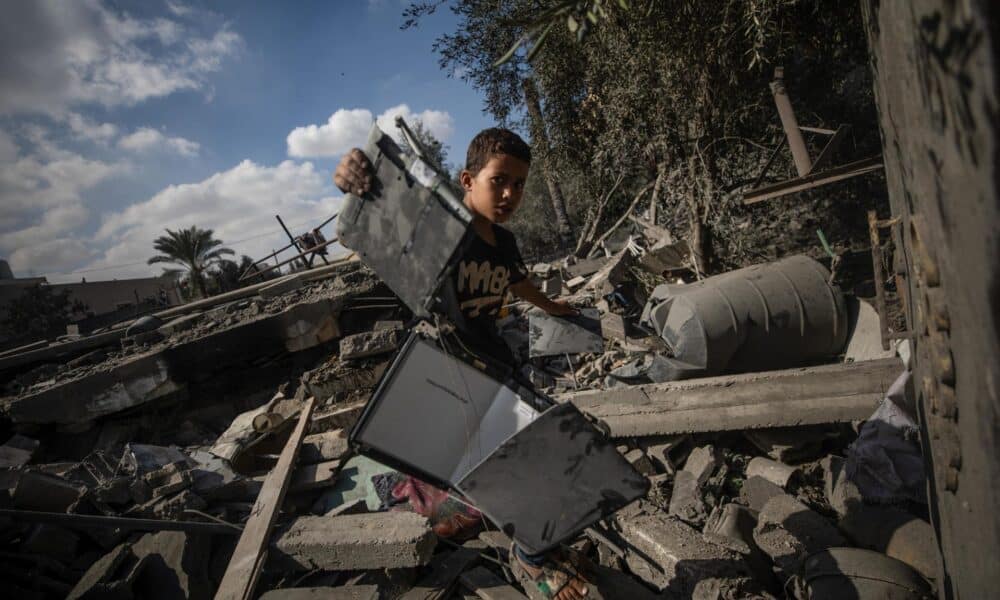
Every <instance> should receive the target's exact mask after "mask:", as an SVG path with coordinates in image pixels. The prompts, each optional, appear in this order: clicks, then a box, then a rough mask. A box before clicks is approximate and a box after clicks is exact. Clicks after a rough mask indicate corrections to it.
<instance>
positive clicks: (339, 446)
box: [298, 429, 349, 465]
mask: <svg viewBox="0 0 1000 600" xmlns="http://www.w3.org/2000/svg"><path fill="white" fill-rule="evenodd" d="M343 433H344V431H343V429H334V430H333V431H324V432H323V433H314V434H312V435H307V436H306V437H305V439H303V440H302V447H301V448H300V449H299V461H298V464H300V465H308V464H314V463H318V462H323V461H327V460H338V459H340V458H342V457H343V456H344V455H345V454H347V452H348V450H349V448H348V444H347V438H346V437H343Z"/></svg>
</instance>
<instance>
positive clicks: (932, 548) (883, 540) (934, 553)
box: [838, 504, 939, 580]
mask: <svg viewBox="0 0 1000 600" xmlns="http://www.w3.org/2000/svg"><path fill="white" fill-rule="evenodd" d="M838 526H839V527H840V530H841V531H843V532H844V534H845V535H847V537H849V538H851V540H853V541H854V543H855V544H857V545H858V546H860V547H861V548H867V549H869V550H875V551H876V552H881V553H883V554H885V555H887V556H890V557H892V558H895V559H897V560H901V561H903V562H904V563H906V564H908V565H910V566H911V567H913V568H914V569H916V570H917V571H919V572H920V574H921V575H923V576H924V577H926V578H928V579H931V580H936V579H938V578H939V566H938V550H937V543H936V541H935V537H934V528H933V527H931V524H930V523H928V522H927V521H925V520H923V519H921V518H919V517H916V516H914V515H912V514H910V513H908V512H906V511H904V510H900V509H898V508H892V507H888V506H884V507H883V506H863V505H860V504H859V505H857V506H855V507H854V508H853V509H852V510H851V511H850V512H849V513H848V514H847V516H845V517H844V518H843V519H841V520H840V523H839V524H838Z"/></svg>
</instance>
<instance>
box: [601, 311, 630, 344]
mask: <svg viewBox="0 0 1000 600" xmlns="http://www.w3.org/2000/svg"><path fill="white" fill-rule="evenodd" d="M601 333H602V334H603V335H604V339H606V340H624V339H625V319H624V318H622V316H621V315H618V314H615V313H612V312H609V313H605V314H603V315H601Z"/></svg>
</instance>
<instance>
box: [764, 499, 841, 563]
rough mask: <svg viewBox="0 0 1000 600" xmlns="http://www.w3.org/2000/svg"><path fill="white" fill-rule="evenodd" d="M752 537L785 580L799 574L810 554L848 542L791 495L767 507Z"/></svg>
mask: <svg viewBox="0 0 1000 600" xmlns="http://www.w3.org/2000/svg"><path fill="white" fill-rule="evenodd" d="M753 538H754V541H755V542H757V546H759V547H760V549H761V550H763V551H764V553H765V554H767V555H768V556H770V557H771V560H772V561H773V562H774V564H775V566H776V567H778V568H779V569H780V570H781V571H782V572H783V573H784V574H785V576H786V577H787V576H791V575H793V574H795V573H796V572H798V570H799V568H800V567H801V566H802V563H803V562H804V561H805V559H806V557H807V556H809V555H810V554H813V553H814V552H819V551H820V550H825V549H827V548H833V547H836V546H843V545H844V543H845V541H846V540H844V537H843V536H842V535H841V534H840V532H838V531H837V529H836V528H835V527H834V526H833V525H831V524H830V522H829V521H827V520H826V519H825V518H823V517H822V516H820V515H819V514H818V513H816V512H814V511H813V510H812V509H810V508H809V507H807V506H806V505H805V504H802V503H801V502H799V501H798V500H796V499H795V498H794V497H792V496H789V495H788V494H781V495H780V496H775V497H773V498H771V499H770V500H768V501H767V502H766V503H765V504H764V507H763V508H762V509H761V511H760V514H759V515H758V517H757V527H756V529H754V533H753Z"/></svg>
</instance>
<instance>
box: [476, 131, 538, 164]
mask: <svg viewBox="0 0 1000 600" xmlns="http://www.w3.org/2000/svg"><path fill="white" fill-rule="evenodd" d="M496 154H509V155H510V156H513V157H514V158H519V159H521V160H523V161H524V162H526V163H528V164H531V148H529V147H528V144H526V143H525V142H524V140H522V139H521V136H519V135H517V134H516V133H514V132H513V131H510V130H509V129H503V128H501V127H490V128H489V129H484V130H482V131H480V132H479V133H477V134H476V137H474V138H472V141H471V142H469V151H468V153H467V154H466V156H465V170H466V171H469V172H470V173H472V174H473V175H475V174H476V173H479V170H480V169H482V168H483V167H484V166H486V162H487V161H489V160H490V157H491V156H494V155H496Z"/></svg>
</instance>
